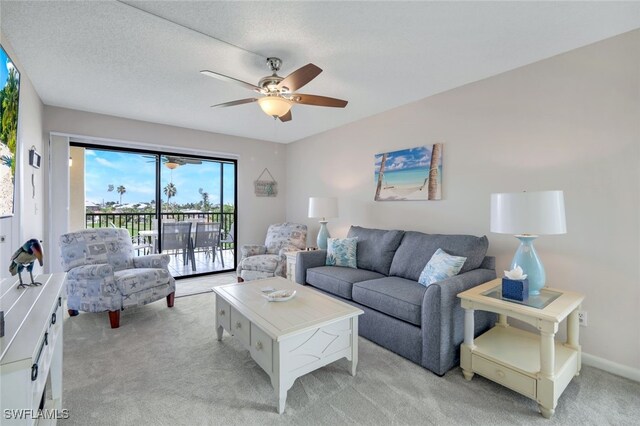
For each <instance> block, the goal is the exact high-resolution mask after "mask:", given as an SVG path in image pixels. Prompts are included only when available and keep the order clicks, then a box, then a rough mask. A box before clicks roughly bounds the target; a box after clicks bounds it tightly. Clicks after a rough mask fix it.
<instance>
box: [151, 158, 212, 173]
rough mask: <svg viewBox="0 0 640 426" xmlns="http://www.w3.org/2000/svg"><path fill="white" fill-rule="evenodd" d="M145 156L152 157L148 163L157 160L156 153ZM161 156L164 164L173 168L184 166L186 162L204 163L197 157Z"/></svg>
mask: <svg viewBox="0 0 640 426" xmlns="http://www.w3.org/2000/svg"><path fill="white" fill-rule="evenodd" d="M143 157H146V158H150V160H149V161H148V163H152V162H155V161H156V156H155V155H143ZM160 158H161V160H162V164H164V165H165V166H167V167H168V168H169V169H171V170H173V169H176V168H178V167H179V166H184V165H185V164H202V160H199V159H197V158H188V157H179V156H174V155H161V156H160Z"/></svg>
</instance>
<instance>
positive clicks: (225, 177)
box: [70, 143, 237, 278]
mask: <svg viewBox="0 0 640 426" xmlns="http://www.w3.org/2000/svg"><path fill="white" fill-rule="evenodd" d="M236 167H237V164H236V162H235V161H233V160H224V159H219V158H211V157H202V156H193V155H189V156H186V155H182V154H172V153H164V152H154V151H140V150H130V149H123V148H118V149H115V148H114V149H112V148H107V147H102V146H96V145H87V144H80V143H78V144H72V146H71V159H70V168H71V170H70V176H71V208H70V222H71V229H72V230H78V229H84V228H85V227H86V228H99V227H116V228H126V229H127V230H128V231H129V233H130V235H131V237H132V240H133V243H134V248H135V254H136V255H142V254H147V253H167V254H169V255H170V256H171V262H170V264H169V268H170V270H171V273H172V274H173V275H174V276H175V277H176V278H179V277H187V276H193V275H201V274H209V273H216V272H225V271H232V270H234V268H235V264H236V258H235V255H236V250H235V248H236V246H235V226H236V225H235V222H236V215H237V211H236V199H237V195H236Z"/></svg>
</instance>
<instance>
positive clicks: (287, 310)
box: [213, 277, 364, 414]
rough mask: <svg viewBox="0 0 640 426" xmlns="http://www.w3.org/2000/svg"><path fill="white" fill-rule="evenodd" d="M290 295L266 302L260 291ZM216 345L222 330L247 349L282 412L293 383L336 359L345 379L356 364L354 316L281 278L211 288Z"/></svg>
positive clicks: (355, 313)
mask: <svg viewBox="0 0 640 426" xmlns="http://www.w3.org/2000/svg"><path fill="white" fill-rule="evenodd" d="M265 287H273V288H275V289H278V290H280V289H291V290H295V291H296V296H295V297H294V298H293V299H291V300H289V301H286V302H269V301H267V300H266V299H265V298H264V297H263V295H262V291H261V289H262V288H265ZM213 291H214V292H215V293H216V317H215V318H216V319H215V322H216V324H215V327H216V333H217V337H218V340H219V341H220V340H222V333H223V330H227V332H228V333H229V334H232V335H234V336H236V337H237V338H238V340H240V342H241V343H242V344H243V345H244V346H245V347H247V348H248V349H249V352H250V354H251V357H252V358H253V359H254V360H255V362H256V363H257V364H258V365H259V366H260V367H261V368H262V369H263V370H264V371H265V372H266V373H267V374H268V375H269V377H270V378H271V385H272V386H273V388H274V390H275V391H276V395H277V397H278V413H280V414H282V413H283V412H284V406H285V402H286V400H287V391H288V390H289V389H290V388H291V386H293V382H294V381H295V380H296V379H297V378H298V377H301V376H303V375H305V374H307V373H310V372H312V371H314V370H317V369H318V368H320V367H324V366H325V365H327V364H330V363H332V362H334V361H337V360H339V359H341V358H346V359H347V360H349V364H350V370H351V375H352V376H355V374H356V366H357V364H358V315H361V314H363V313H364V312H363V311H362V310H360V309H358V308H355V307H353V306H351V305H348V304H346V303H343V302H340V301H338V300H336V299H333V298H331V297H329V296H326V295H324V294H322V293H320V292H318V291H315V290H312V289H310V288H308V287H305V286H301V285H298V284H295V283H293V282H291V281H289V280H286V279H284V278H280V277H276V278H268V279H264V280H256V281H249V282H245V283H240V284H230V285H223V286H219V287H213Z"/></svg>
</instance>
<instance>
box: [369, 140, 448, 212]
mask: <svg viewBox="0 0 640 426" xmlns="http://www.w3.org/2000/svg"><path fill="white" fill-rule="evenodd" d="M374 179H375V184H376V194H375V197H374V199H375V200H376V201H425V200H441V199H442V144H441V143H435V144H433V145H431V146H419V147H416V148H409V149H403V150H400V151H393V152H385V153H383V154H376V156H375V174H374Z"/></svg>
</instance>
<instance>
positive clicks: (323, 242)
mask: <svg viewBox="0 0 640 426" xmlns="http://www.w3.org/2000/svg"><path fill="white" fill-rule="evenodd" d="M330 236H331V235H329V230H328V229H327V221H326V220H321V221H320V230H319V231H318V239H317V240H316V244H318V248H319V249H320V250H326V249H327V238H329V237H330Z"/></svg>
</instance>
